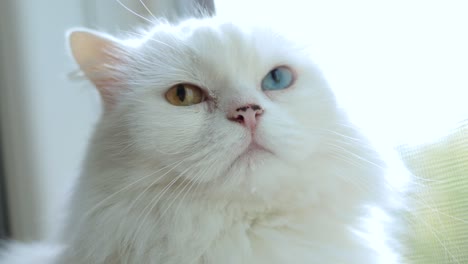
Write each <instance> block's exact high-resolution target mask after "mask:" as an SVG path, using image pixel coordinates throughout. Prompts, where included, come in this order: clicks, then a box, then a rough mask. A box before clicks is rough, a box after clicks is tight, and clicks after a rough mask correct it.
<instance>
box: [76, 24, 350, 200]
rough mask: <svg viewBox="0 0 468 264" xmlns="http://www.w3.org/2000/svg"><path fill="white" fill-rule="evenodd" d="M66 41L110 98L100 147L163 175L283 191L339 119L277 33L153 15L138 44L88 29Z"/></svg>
mask: <svg viewBox="0 0 468 264" xmlns="http://www.w3.org/2000/svg"><path fill="white" fill-rule="evenodd" d="M70 40H71V49H72V53H73V56H74V57H75V59H76V60H77V62H78V64H79V65H80V67H81V69H82V71H83V72H84V73H85V74H86V75H87V77H88V78H89V79H90V80H91V81H92V82H93V83H94V84H95V86H96V87H97V88H98V90H99V92H100V94H101V95H102V97H103V102H104V105H105V107H104V108H105V110H104V115H103V118H102V120H101V123H100V127H99V133H101V136H99V137H98V139H97V141H95V143H94V144H100V145H102V146H101V148H100V150H101V151H102V153H103V154H102V155H105V156H108V159H114V158H115V160H117V163H119V162H121V163H122V164H126V165H125V166H126V167H128V166H133V165H132V164H134V166H136V167H142V166H148V168H152V169H154V171H155V175H154V178H157V177H158V176H160V175H165V176H164V177H167V178H166V180H167V181H165V182H166V183H167V182H168V181H169V182H172V181H179V182H186V183H189V182H190V183H196V184H200V185H203V184H208V185H209V184H212V185H216V186H218V187H220V188H221V186H222V188H227V190H233V189H236V190H237V191H239V190H243V188H244V187H245V190H247V191H251V190H252V189H261V188H262V187H265V186H269V187H268V188H273V189H275V188H281V186H282V185H284V184H287V183H288V182H292V181H296V179H295V177H303V176H304V175H299V174H300V173H299V171H304V170H305V168H307V166H309V165H310V166H311V167H313V166H318V165H320V162H322V161H323V160H324V159H325V157H324V156H323V155H322V156H321V158H319V159H317V158H313V157H315V156H318V157H320V152H322V151H325V150H324V148H325V144H324V141H326V137H327V136H330V135H333V134H331V133H330V131H331V130H332V129H333V127H334V126H335V125H336V124H337V123H339V122H341V121H340V120H339V118H340V115H339V111H338V109H337V105H336V103H335V99H334V96H333V94H332V92H331V91H330V89H329V87H328V86H327V84H326V82H325V81H324V78H323V77H322V75H321V73H320V72H319V70H318V69H317V67H316V66H315V65H314V63H313V62H312V60H311V59H310V57H309V56H308V54H307V53H306V52H305V51H304V50H303V49H300V48H298V47H297V46H296V45H294V44H292V42H290V41H289V40H286V39H284V38H283V37H281V36H279V35H278V34H276V33H274V32H272V31H271V30H269V29H264V28H246V27H239V26H236V25H235V24H233V23H225V22H222V21H220V20H218V19H217V18H203V19H189V20H185V21H183V22H181V23H177V24H169V23H165V22H155V25H154V27H153V28H152V29H151V30H149V31H145V32H142V33H139V34H138V35H137V37H135V38H134V39H132V40H120V39H117V38H114V37H111V36H109V35H105V34H102V33H98V32H94V31H89V30H82V29H78V30H74V31H72V32H71V33H70ZM325 152H326V151H325ZM320 160H322V161H320ZM312 163H314V164H315V165H312ZM158 170H161V171H158ZM157 171H158V172H157ZM156 172H157V173H156ZM310 173H311V174H312V175H308V177H309V176H311V177H319V176H314V174H316V173H314V172H313V170H310ZM320 177H322V176H320ZM320 181H325V182H328V181H332V180H331V179H329V178H325V179H320ZM229 188H230V189H229ZM265 188H267V187H265ZM224 191H226V190H224Z"/></svg>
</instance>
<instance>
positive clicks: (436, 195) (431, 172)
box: [399, 120, 468, 264]
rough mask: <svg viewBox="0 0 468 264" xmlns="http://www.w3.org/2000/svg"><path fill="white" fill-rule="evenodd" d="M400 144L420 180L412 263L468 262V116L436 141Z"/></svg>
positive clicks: (411, 217)
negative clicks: (450, 131) (411, 144)
mask: <svg viewBox="0 0 468 264" xmlns="http://www.w3.org/2000/svg"><path fill="white" fill-rule="evenodd" d="M399 150H400V153H401V155H402V157H403V160H404V161H405V163H406V165H407V166H408V168H409V169H410V170H411V171H412V172H413V173H414V174H415V176H416V177H417V183H418V184H417V190H416V193H415V194H414V197H413V198H414V207H415V208H414V210H412V213H411V215H408V218H407V220H408V223H409V225H410V228H409V234H408V236H407V239H408V241H407V242H408V243H409V244H408V245H409V248H410V251H409V252H408V256H407V258H408V263H413V264H432V263H434V264H435V263H437V264H443V263H468V120H467V121H466V122H464V123H462V124H461V125H460V126H459V127H458V128H457V129H455V130H454V131H452V133H451V134H450V135H448V136H446V137H444V138H441V139H439V140H437V141H436V142H433V143H428V144H423V145H419V146H402V147H400V148H399Z"/></svg>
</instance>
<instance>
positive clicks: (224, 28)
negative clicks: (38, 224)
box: [0, 17, 397, 264]
mask: <svg viewBox="0 0 468 264" xmlns="http://www.w3.org/2000/svg"><path fill="white" fill-rule="evenodd" d="M69 37H70V44H71V51H72V54H73V56H74V58H75V59H76V61H77V62H78V64H79V65H80V67H81V69H82V71H83V72H84V73H85V74H86V76H87V77H88V78H89V79H90V80H91V81H92V82H93V83H94V84H95V86H96V87H97V89H98V90H99V92H100V94H101V95H102V98H103V102H104V105H105V107H104V108H105V110H104V113H103V116H102V117H101V119H100V122H99V123H98V125H97V128H96V131H95V134H94V138H93V140H92V141H91V143H90V145H89V151H88V156H87V159H86V161H85V163H84V168H83V173H82V175H81V177H80V179H79V181H78V183H77V186H76V188H75V192H74V196H73V199H72V200H71V205H70V206H71V207H70V216H69V217H68V221H67V222H66V226H65V228H64V230H63V236H62V241H60V244H61V245H63V247H57V248H56V249H54V248H50V247H47V246H38V247H37V248H33V247H27V248H24V246H17V247H16V249H15V246H13V248H12V249H11V251H9V253H4V259H3V260H0V263H2V264H6V263H8V264H18V263H37V264H52V263H54V264H85V263H86V264H89V263H93V264H111V263H112V264H119V263H122V264H123V263H138V264H145V263H157V264H186V263H194V264H195V263H196V264H202V263H203V264H215V263H216V264H219V263H223V264H230V263H232V264H239V263H245V264H279V263H281V264H284V263H297V264H305V263H307V264H312V263H317V264H318V263H320V264H325V263H331V264H338V263H343V264H354V263H356V264H363V263H383V261H385V260H386V261H387V262H391V261H389V260H388V259H386V258H387V256H383V255H382V253H381V252H379V251H378V250H376V249H375V247H374V246H373V245H371V244H370V243H369V241H368V240H366V239H364V238H363V235H362V234H363V232H364V233H365V232H366V231H365V230H364V229H362V228H361V226H360V225H361V220H362V218H364V217H365V216H366V214H367V213H368V208H369V207H370V206H376V207H379V206H380V207H381V208H382V209H385V208H386V206H387V205H388V201H387V200H388V199H389V198H395V196H392V195H397V194H396V193H394V192H391V188H389V187H388V184H387V182H386V178H385V175H386V173H387V171H386V169H385V167H386V165H385V163H384V162H383V159H382V158H381V157H380V156H379V155H378V153H377V151H375V150H374V149H373V148H372V146H371V144H370V143H369V142H368V141H367V140H366V138H365V137H364V136H363V135H362V134H361V133H360V132H359V131H358V130H357V129H356V128H355V127H354V126H353V124H352V123H351V122H350V121H349V119H348V117H347V115H346V114H345V112H344V110H343V109H341V108H340V107H339V106H338V104H337V103H336V100H335V97H334V95H333V93H332V90H331V89H330V88H329V87H328V85H327V82H326V81H325V80H324V78H323V76H322V74H321V73H320V72H319V70H318V69H317V67H316V66H315V65H314V63H313V62H312V60H311V58H309V56H308V54H307V53H305V52H304V50H301V49H297V48H295V45H293V44H292V43H291V42H290V41H289V40H286V39H284V38H282V37H281V36H279V35H277V34H275V33H273V32H272V31H270V30H268V29H263V28H246V27H240V26H236V24H234V23H227V22H223V21H221V20H220V19H219V18H216V17H207V18H202V19H188V20H185V21H182V22H181V23H175V24H169V23H165V22H155V25H154V27H153V28H152V29H151V30H150V31H148V32H144V33H142V35H141V38H139V39H132V40H120V39H117V38H114V37H111V36H109V35H106V34H103V33H98V32H94V31H90V30H83V29H78V30H74V31H72V32H71V33H70V34H69ZM360 234H361V235H360ZM387 238H388V237H386V236H384V237H382V240H385V239H387ZM44 248H45V249H44ZM392 261H397V260H392Z"/></svg>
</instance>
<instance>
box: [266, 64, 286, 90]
mask: <svg viewBox="0 0 468 264" xmlns="http://www.w3.org/2000/svg"><path fill="white" fill-rule="evenodd" d="M293 80H294V76H293V73H292V72H291V70H290V69H289V68H287V67H284V66H282V67H278V68H274V69H273V70H271V71H270V72H269V73H268V74H267V75H266V76H265V77H264V78H263V80H262V90H264V91H274V90H283V89H286V88H288V87H289V86H291V84H292V83H293Z"/></svg>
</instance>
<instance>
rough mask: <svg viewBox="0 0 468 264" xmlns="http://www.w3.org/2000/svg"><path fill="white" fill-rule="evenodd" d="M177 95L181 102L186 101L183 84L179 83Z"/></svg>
mask: <svg viewBox="0 0 468 264" xmlns="http://www.w3.org/2000/svg"><path fill="white" fill-rule="evenodd" d="M176 95H177V97H179V100H180V101H181V102H183V101H185V87H184V85H183V84H179V85H177V91H176Z"/></svg>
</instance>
